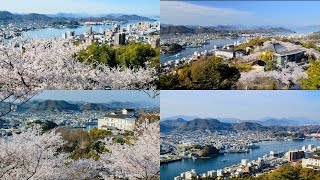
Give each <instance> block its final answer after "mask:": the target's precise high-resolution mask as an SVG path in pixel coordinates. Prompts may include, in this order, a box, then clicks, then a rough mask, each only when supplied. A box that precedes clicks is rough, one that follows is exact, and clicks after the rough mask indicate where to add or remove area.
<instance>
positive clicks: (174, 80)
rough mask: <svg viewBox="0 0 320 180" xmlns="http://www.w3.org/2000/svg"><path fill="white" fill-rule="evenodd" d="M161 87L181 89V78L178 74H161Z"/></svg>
mask: <svg viewBox="0 0 320 180" xmlns="http://www.w3.org/2000/svg"><path fill="white" fill-rule="evenodd" d="M160 84H161V89H166V90H169V89H179V85H180V80H179V75H178V74H162V75H161V76H160Z"/></svg>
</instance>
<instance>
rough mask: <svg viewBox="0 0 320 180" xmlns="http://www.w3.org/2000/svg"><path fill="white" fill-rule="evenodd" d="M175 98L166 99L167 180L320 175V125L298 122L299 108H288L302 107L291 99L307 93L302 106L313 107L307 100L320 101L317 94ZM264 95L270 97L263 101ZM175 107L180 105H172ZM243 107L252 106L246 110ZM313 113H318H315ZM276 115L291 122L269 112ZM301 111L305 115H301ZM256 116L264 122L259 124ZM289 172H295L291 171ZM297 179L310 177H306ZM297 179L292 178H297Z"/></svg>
mask: <svg viewBox="0 0 320 180" xmlns="http://www.w3.org/2000/svg"><path fill="white" fill-rule="evenodd" d="M175 93H176V91H166V92H164V93H162V94H161V97H162V98H161V121H160V139H161V141H160V164H161V167H160V169H161V172H160V173H161V179H175V180H191V179H244V180H245V179H254V178H256V179H264V178H268V177H273V176H277V178H278V179H281V178H280V177H286V176H287V174H286V173H289V171H290V170H289V169H290V168H296V169H295V170H296V171H300V170H301V171H302V170H303V171H308V172H309V171H310V173H314V174H317V172H318V170H319V168H320V164H319V162H320V161H319V154H320V141H319V138H320V134H319V129H320V125H319V120H318V119H317V117H314V118H312V119H310V118H307V117H306V116H307V115H302V114H301V115H300V116H299V118H298V117H297V118H294V117H292V114H294V113H293V112H292V109H295V108H294V107H292V106H287V105H288V104H295V102H297V100H296V99H294V98H292V99H291V97H296V98H299V96H300V95H302V94H303V95H302V96H303V97H304V98H303V100H302V99H301V100H300V102H299V103H300V104H301V105H302V104H304V106H305V108H307V107H308V108H311V107H310V104H309V103H310V101H309V100H307V98H306V97H307V96H309V95H310V96H312V97H315V98H317V95H316V92H314V93H311V94H309V95H307V94H305V93H307V92H300V93H302V94H300V93H299V91H297V92H295V93H292V94H290V95H289V94H285V93H283V92H278V93H277V92H272V91H271V92H267V93H266V92H263V91H250V92H246V91H243V92H242V91H241V92H238V93H237V95H232V92H230V91H222V92H215V91H213V92H212V91H204V92H203V91H178V93H179V97H174V96H173V94H175ZM260 93H265V95H266V96H263V97H260V96H259V94H260ZM187 97H188V98H187ZM275 97H277V99H274V98H275ZM289 99H290V100H289ZM186 101H192V103H187V102H186ZM172 102H175V103H173V104H170V103H172ZM213 102H214V103H213ZM275 103H276V104H275ZM241 104H246V106H243V107H240V106H241ZM253 104H254V105H253ZM239 105H240V106H239ZM271 106H274V107H271ZM181 107H183V109H188V111H189V113H186V114H180V115H179V113H182V112H186V111H184V110H183V109H181ZM265 107H268V110H267V109H266V108H265ZM279 107H283V110H280V109H279ZM247 109H250V111H247ZM311 109H312V110H311ZM311 109H310V110H311V111H312V112H314V110H315V109H314V108H311ZM271 111H272V112H273V113H272V116H279V114H281V115H282V116H285V117H288V118H275V117H272V116H271V117H270V116H269V115H268V114H267V113H268V112H271ZM300 112H301V113H303V112H304V111H299V112H297V113H296V114H295V115H297V116H298V114H300ZM196 113H197V114H196ZM310 113H311V112H310ZM204 114H205V115H204ZM222 114H223V115H226V114H228V116H230V115H232V114H237V115H238V116H236V117H234V118H230V117H229V118H226V117H221V116H222ZM199 116H200V117H202V118H200V117H199ZM203 116H205V117H207V118H203ZM254 116H256V117H260V118H257V119H256V120H254V118H253V117H254ZM264 116H265V118H261V117H264ZM302 116H304V117H302ZM209 117H220V118H209ZM244 117H246V118H244ZM289 117H291V118H289ZM244 119H246V120H244ZM281 168H282V169H281ZM283 168H287V169H288V168H289V169H288V172H287V171H286V172H284V171H285V170H283ZM296 175H297V176H299V178H300V177H301V178H302V179H303V178H304V177H305V176H304V174H301V173H300V172H298V173H297V174H296ZM292 176H293V177H292V178H288V179H295V178H294V177H297V176H295V175H292ZM302 176H303V177H302ZM315 176H316V175H315ZM277 178H276V179H277ZM271 179H273V178H271Z"/></svg>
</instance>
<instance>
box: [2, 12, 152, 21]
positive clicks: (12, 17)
mask: <svg viewBox="0 0 320 180" xmlns="http://www.w3.org/2000/svg"><path fill="white" fill-rule="evenodd" d="M88 17H91V16H90V15H87V14H72V13H70V14H67V13H58V14H47V15H45V14H37V13H30V14H13V13H11V12H8V11H0V21H5V22H13V21H14V22H24V21H42V22H55V21H61V20H63V21H69V20H76V21H88ZM91 20H92V21H104V20H118V21H133V20H136V21H151V20H152V19H150V18H147V17H143V16H138V15H116V14H108V15H100V16H93V17H91Z"/></svg>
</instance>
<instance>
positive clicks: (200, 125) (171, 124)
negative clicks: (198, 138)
mask: <svg viewBox="0 0 320 180" xmlns="http://www.w3.org/2000/svg"><path fill="white" fill-rule="evenodd" d="M173 130H175V131H205V130H209V131H267V130H270V128H269V127H265V126H263V125H261V124H259V123H252V122H241V123H224V122H221V121H219V120H217V119H209V118H208V119H200V118H197V119H194V120H191V121H186V120H184V119H176V120H166V121H161V123H160V131H161V132H170V131H173Z"/></svg>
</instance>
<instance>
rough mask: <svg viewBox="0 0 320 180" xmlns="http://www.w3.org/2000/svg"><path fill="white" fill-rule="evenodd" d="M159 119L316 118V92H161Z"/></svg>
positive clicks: (319, 98)
mask: <svg viewBox="0 0 320 180" xmlns="http://www.w3.org/2000/svg"><path fill="white" fill-rule="evenodd" d="M160 108H161V111H160V112H161V118H165V117H170V116H176V115H186V116H197V117H202V118H206V117H212V118H217V117H221V118H238V119H242V120H257V119H261V118H264V117H275V118H289V117H305V118H310V119H314V120H320V91H230V90H229V91H161V101H160Z"/></svg>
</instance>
